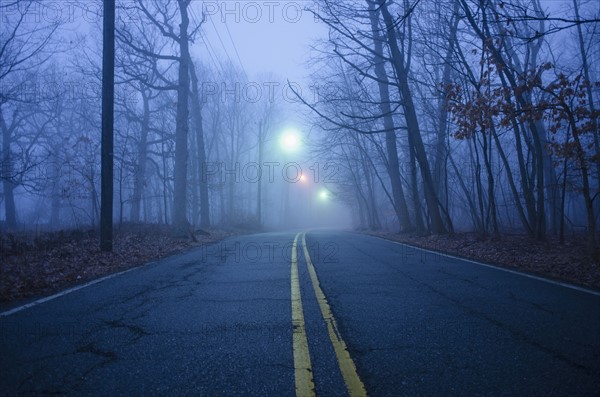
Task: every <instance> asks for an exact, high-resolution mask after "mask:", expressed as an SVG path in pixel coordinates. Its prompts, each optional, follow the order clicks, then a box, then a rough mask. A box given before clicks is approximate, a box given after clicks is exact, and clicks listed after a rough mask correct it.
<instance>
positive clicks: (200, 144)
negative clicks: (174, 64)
mask: <svg viewBox="0 0 600 397" xmlns="http://www.w3.org/2000/svg"><path fill="white" fill-rule="evenodd" d="M190 75H191V77H192V94H193V95H192V106H193V111H194V112H193V115H192V116H193V119H194V128H195V129H196V146H197V148H196V149H197V151H198V167H199V169H198V171H199V172H200V178H199V183H200V227H202V228H207V227H210V202H209V198H208V179H207V175H206V172H207V171H206V169H205V168H206V166H207V164H206V145H205V143H204V125H203V123H202V107H201V106H200V92H199V91H198V77H197V76H196V68H195V66H194V64H193V62H192V61H191V60H190Z"/></svg>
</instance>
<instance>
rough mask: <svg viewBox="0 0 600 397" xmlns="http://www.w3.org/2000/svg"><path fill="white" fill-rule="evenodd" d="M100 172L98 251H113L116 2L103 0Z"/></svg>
mask: <svg viewBox="0 0 600 397" xmlns="http://www.w3.org/2000/svg"><path fill="white" fill-rule="evenodd" d="M102 36H103V42H102V150H101V153H102V154H101V157H102V160H101V162H102V171H101V189H102V194H101V197H100V249H101V250H102V251H112V248H113V146H114V134H113V129H114V107H115V0H104V17H103V30H102Z"/></svg>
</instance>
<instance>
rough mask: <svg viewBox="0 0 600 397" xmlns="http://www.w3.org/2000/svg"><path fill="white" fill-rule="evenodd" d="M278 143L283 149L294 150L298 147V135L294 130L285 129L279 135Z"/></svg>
mask: <svg viewBox="0 0 600 397" xmlns="http://www.w3.org/2000/svg"><path fill="white" fill-rule="evenodd" d="M279 143H280V145H281V148H282V149H283V150H284V151H286V152H295V151H296V150H298V148H299V147H300V137H299V135H298V133H297V132H296V131H295V130H287V131H285V132H284V133H283V134H282V135H281V138H280V140H279Z"/></svg>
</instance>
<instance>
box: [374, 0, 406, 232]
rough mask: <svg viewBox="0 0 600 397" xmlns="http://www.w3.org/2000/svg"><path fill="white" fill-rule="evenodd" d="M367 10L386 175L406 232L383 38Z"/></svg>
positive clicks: (396, 210) (403, 197) (377, 20)
mask: <svg viewBox="0 0 600 397" xmlns="http://www.w3.org/2000/svg"><path fill="white" fill-rule="evenodd" d="M368 4H369V10H372V11H371V12H370V13H369V15H370V20H371V31H372V32H373V45H374V48H375V52H376V53H377V54H378V55H379V57H380V59H374V60H373V62H374V64H375V75H376V76H377V79H378V80H379V81H378V83H377V84H378V86H379V97H380V104H379V108H380V109H381V113H382V114H383V127H384V129H385V130H386V132H385V144H386V149H387V157H388V167H387V168H388V170H387V171H388V175H389V177H390V184H391V186H392V195H393V197H394V211H395V212H396V216H397V217H398V222H399V224H400V231H401V232H407V231H411V230H413V225H412V222H411V220H410V214H409V213H408V206H407V204H406V198H405V196H404V191H403V188H402V180H401V179H400V165H399V163H398V148H397V146H396V131H395V130H394V119H393V117H392V108H391V106H390V89H389V84H388V77H387V74H386V72H385V66H384V57H383V44H382V42H383V40H384V39H383V38H382V37H381V35H380V34H379V31H380V29H379V26H378V25H379V19H378V18H377V13H375V12H374V4H373V3H372V2H368Z"/></svg>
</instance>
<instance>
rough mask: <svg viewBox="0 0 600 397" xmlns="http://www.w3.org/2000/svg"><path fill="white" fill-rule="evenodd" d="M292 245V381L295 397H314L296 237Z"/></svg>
mask: <svg viewBox="0 0 600 397" xmlns="http://www.w3.org/2000/svg"><path fill="white" fill-rule="evenodd" d="M299 235H300V233H298V234H297V235H296V237H295V238H294V244H293V245H292V271H291V284H292V327H293V349H294V380H295V383H296V396H298V397H311V396H314V395H315V384H314V382H313V376H312V367H311V365H310V355H309V353H308V340H307V338H306V328H305V326H304V312H303V310H302V296H301V295H300V281H299V279H298V255H297V245H298V236H299Z"/></svg>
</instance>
